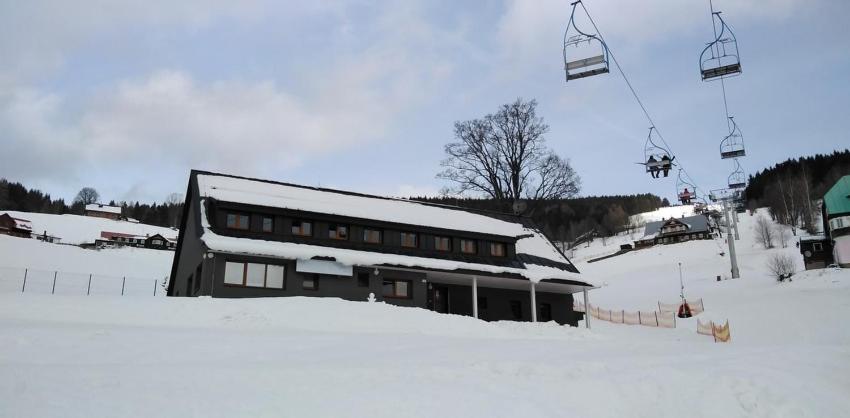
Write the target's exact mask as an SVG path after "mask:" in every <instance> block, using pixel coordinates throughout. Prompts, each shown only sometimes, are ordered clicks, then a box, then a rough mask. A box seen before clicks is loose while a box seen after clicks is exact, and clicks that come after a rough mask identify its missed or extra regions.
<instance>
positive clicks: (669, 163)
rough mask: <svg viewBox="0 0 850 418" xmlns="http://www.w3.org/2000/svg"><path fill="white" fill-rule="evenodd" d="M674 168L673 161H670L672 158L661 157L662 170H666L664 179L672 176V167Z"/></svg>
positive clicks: (665, 155)
mask: <svg viewBox="0 0 850 418" xmlns="http://www.w3.org/2000/svg"><path fill="white" fill-rule="evenodd" d="M672 166H673V161H672V160H671V159H670V157H669V156H668V155H667V154H664V156H663V157H661V169H662V170H664V177H667V176H668V175H669V174H670V167H672ZM656 177H658V176H656Z"/></svg>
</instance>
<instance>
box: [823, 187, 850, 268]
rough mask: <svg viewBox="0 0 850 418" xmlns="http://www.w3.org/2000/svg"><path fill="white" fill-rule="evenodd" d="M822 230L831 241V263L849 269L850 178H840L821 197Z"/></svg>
mask: <svg viewBox="0 0 850 418" xmlns="http://www.w3.org/2000/svg"><path fill="white" fill-rule="evenodd" d="M822 210H823V223H824V225H823V227H824V228H823V230H824V233H825V235H826V238H827V239H829V240H830V241H832V255H833V261H834V262H835V263H837V264H840V265H841V266H842V267H850V176H844V177H842V178H840V179H839V180H838V181H837V182H835V184H834V185H833V186H832V187H831V188H830V189H829V191H827V192H826V194H825V195H824V196H823V208H822Z"/></svg>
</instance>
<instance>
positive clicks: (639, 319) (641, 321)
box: [638, 309, 643, 325]
mask: <svg viewBox="0 0 850 418" xmlns="http://www.w3.org/2000/svg"><path fill="white" fill-rule="evenodd" d="M638 325H643V319H641V318H640V309H638Z"/></svg>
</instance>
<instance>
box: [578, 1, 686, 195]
mask: <svg viewBox="0 0 850 418" xmlns="http://www.w3.org/2000/svg"><path fill="white" fill-rule="evenodd" d="M578 3H579V4H581V8H582V9H583V10H584V14H585V15H587V18H588V20H590V24H591V25H593V29H594V30H596V33H597V34H598V35H599V39H601V40H602V42H604V43H605V45H606V47H607V49H608V55H610V56H611V59H612V60H613V61H614V65H616V66H617V71H619V72H620V75H621V76H622V77H623V80H625V82H626V85H627V86H628V87H629V90H630V91H631V92H632V96H634V98H635V101H637V103H638V105H639V106H640V108H641V110H643V114H644V116H646V120H647V121H648V122H649V124H650V126H652V127H654V128H655V132H656V133H657V134H658V138H660V139H661V142H663V143H664V146H665V147H666V148H667V150H668V151H669V152H670V153H671V155H676V154H675V153H673V150H672V147H670V144H668V143H667V140H665V139H664V135H662V134H661V131H660V130H659V129H658V127H657V126H656V125H655V122H654V121H653V120H652V116H650V115H649V111H648V110H646V106H644V104H643V101H642V100H641V99H640V96H638V94H637V91H635V88H634V87H633V86H632V83H631V82H630V81H629V78H628V77H626V73H625V71H623V67H621V66H620V62H619V61H617V57H616V56H615V55H614V51H612V50H611V47H610V45H608V43H607V42H605V37H604V36H603V35H602V31H600V30H599V27H598V26H596V22H594V21H593V17H592V16H590V12H588V11H587V7H585V5H584V2H583V1H578ZM677 158H678V157H677ZM679 168H680V169H681V170H682V171H684V172H685V175H687V176H688V178H690V179H691V180H693V177H691V175H690V174H688V170H686V169H685V167H684V165H683V164H682V162H681V159H680V160H679Z"/></svg>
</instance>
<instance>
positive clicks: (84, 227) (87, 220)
mask: <svg viewBox="0 0 850 418" xmlns="http://www.w3.org/2000/svg"><path fill="white" fill-rule="evenodd" d="M2 213H8V214H9V215H10V216H12V217H15V218H21V219H26V220H29V221H32V233H33V234H35V235H40V234H43V233H44V232H45V231H46V232H47V234H48V235H53V236H56V237H59V238H61V239H62V243H64V244H83V243H93V242H94V240H95V239H97V238H100V232H101V231H108V232H121V233H125V234H133V235H138V236H142V237H144V236H147V235H154V234H160V235H162V236H164V237H166V238H174V237H176V236H177V231H175V230H173V229H171V228H164V227H161V226H154V225H147V224H142V223H134V222H127V221H114V220H112V219H104V218H96V217H93V216H80V215H51V214H47V213H32V212H16V211H3V212H2Z"/></svg>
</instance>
